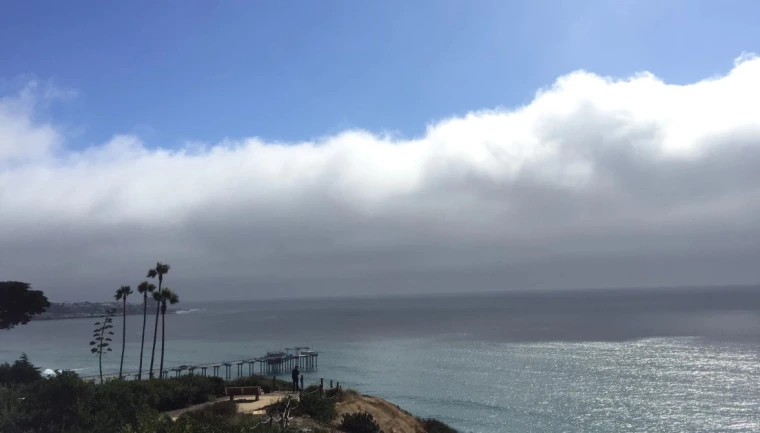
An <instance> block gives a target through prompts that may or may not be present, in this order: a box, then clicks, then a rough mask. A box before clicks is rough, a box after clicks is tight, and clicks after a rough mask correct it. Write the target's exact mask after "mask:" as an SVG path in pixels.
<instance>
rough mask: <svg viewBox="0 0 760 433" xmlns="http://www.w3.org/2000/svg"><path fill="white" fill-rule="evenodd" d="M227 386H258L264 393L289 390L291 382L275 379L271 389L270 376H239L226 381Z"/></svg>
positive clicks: (291, 386) (291, 385)
mask: <svg viewBox="0 0 760 433" xmlns="http://www.w3.org/2000/svg"><path fill="white" fill-rule="evenodd" d="M227 386H260V387H261V389H262V390H263V391H264V392H265V393H267V394H268V393H270V392H272V391H290V390H291V389H292V388H293V384H292V383H290V382H286V381H284V380H280V379H276V380H275V388H274V390H273V389H272V378H271V377H265V376H249V377H240V378H237V379H235V380H232V381H229V382H227Z"/></svg>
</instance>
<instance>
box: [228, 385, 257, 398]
mask: <svg viewBox="0 0 760 433" xmlns="http://www.w3.org/2000/svg"><path fill="white" fill-rule="evenodd" d="M224 394H225V395H228V396H229V397H230V401H232V400H234V399H235V396H236V395H253V396H255V397H256V401H259V396H260V395H261V394H262V392H261V387H260V386H226V387H224Z"/></svg>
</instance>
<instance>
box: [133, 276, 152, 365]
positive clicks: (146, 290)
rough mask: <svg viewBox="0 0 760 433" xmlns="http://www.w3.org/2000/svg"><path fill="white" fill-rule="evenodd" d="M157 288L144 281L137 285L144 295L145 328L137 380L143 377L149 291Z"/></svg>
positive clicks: (143, 329)
mask: <svg viewBox="0 0 760 433" xmlns="http://www.w3.org/2000/svg"><path fill="white" fill-rule="evenodd" d="M154 290H156V286H155V285H153V284H151V283H149V282H147V281H143V282H142V283H140V285H139V286H137V291H138V292H140V293H142V295H143V328H142V341H141V342H140V369H139V370H137V380H140V379H142V362H143V347H144V346H145V321H146V319H147V317H148V293H153V291H154Z"/></svg>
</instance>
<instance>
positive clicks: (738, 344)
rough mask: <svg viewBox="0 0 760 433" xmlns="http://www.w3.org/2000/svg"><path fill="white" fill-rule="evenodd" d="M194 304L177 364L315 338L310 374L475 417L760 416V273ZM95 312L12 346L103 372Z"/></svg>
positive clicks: (583, 420) (131, 365)
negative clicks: (562, 287)
mask: <svg viewBox="0 0 760 433" xmlns="http://www.w3.org/2000/svg"><path fill="white" fill-rule="evenodd" d="M135 299H136V297H135ZM180 306H181V308H183V309H184V311H183V312H182V313H181V314H176V315H168V316H167V318H166V322H167V323H166V324H167V343H166V361H165V363H166V365H168V366H177V365H181V364H193V363H202V362H214V361H225V360H236V359H243V358H251V357H255V356H259V355H263V354H264V353H265V352H267V351H271V350H275V349H280V348H284V347H292V346H310V347H312V348H314V349H316V350H318V351H319V352H320V356H319V368H318V370H317V371H315V372H310V373H306V375H305V376H306V382H309V383H313V382H315V381H318V380H319V378H320V377H321V378H324V379H325V380H326V381H328V382H329V381H330V380H335V381H340V382H341V384H343V385H344V386H346V387H354V388H357V389H358V390H360V391H361V392H362V393H366V394H372V395H378V396H381V397H383V398H386V399H388V400H390V401H391V402H393V403H395V404H398V405H399V406H400V407H402V408H403V409H406V410H408V411H409V412H411V413H413V414H415V415H417V416H421V417H434V418H438V419H440V420H442V421H444V422H446V423H448V424H450V425H452V426H453V427H455V428H457V429H458V430H459V431H461V432H482V433H496V432H551V433H554V432H692V433H695V432H711V433H713V432H758V431H760V379H758V378H760V289H757V288H710V289H662V290H654V289H638V290H606V291H596V290H582V291H565V292H538V293H511V294H498V295H497V294H488V295H486V294H483V295H467V296H462V295H457V296H454V295H449V296H443V295H441V296H424V297H423V296H420V297H404V298H401V297H398V298H372V299H370V298H367V299H359V298H356V299H321V300H292V301H244V302H206V303H183V304H180ZM94 322H95V320H93V319H72V320H57V321H35V322H32V323H30V324H28V325H25V326H20V327H17V328H15V329H13V330H11V331H5V332H2V333H0V362H2V361H13V360H15V359H16V358H18V356H19V355H20V354H21V353H22V352H24V353H27V354H28V356H29V358H30V359H31V361H32V362H33V363H35V364H36V365H38V366H40V367H41V368H43V369H48V368H51V369H76V370H77V371H78V372H79V373H80V374H82V375H94V374H97V358H96V357H95V356H92V355H91V354H90V353H89V345H88V343H89V340H90V339H89V337H90V335H91V331H92V328H93V326H92V325H93V323H94ZM152 323H153V319H152V317H149V319H148V329H149V333H148V338H146V343H147V344H146V353H148V356H146V357H145V361H144V362H145V365H147V363H148V362H149V353H150V343H151V338H150V336H151V332H152ZM115 324H116V327H115V331H116V337H117V338H116V345H115V346H114V352H112V353H110V354H108V355H107V357H106V358H105V360H104V370H105V371H106V372H114V371H118V365H119V356H120V348H121V347H120V336H121V317H119V318H117V320H116V323H115ZM141 326H142V317H141V316H127V352H126V355H125V370H136V369H137V363H138V358H139V350H140V333H141ZM159 347H160V336H159ZM233 370H234V369H233Z"/></svg>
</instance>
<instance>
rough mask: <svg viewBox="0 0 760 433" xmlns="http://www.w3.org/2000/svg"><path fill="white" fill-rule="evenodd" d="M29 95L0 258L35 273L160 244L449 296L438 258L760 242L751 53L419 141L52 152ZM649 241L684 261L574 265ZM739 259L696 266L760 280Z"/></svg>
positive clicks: (0, 127) (463, 271)
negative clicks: (725, 69)
mask: <svg viewBox="0 0 760 433" xmlns="http://www.w3.org/2000/svg"><path fill="white" fill-rule="evenodd" d="M34 107H35V104H34V100H33V98H32V99H30V97H29V95H25V94H24V93H23V92H22V94H21V95H18V96H11V97H6V98H3V99H0V243H1V244H0V245H2V246H1V247H0V274H2V275H4V276H5V275H7V276H8V277H12V278H16V279H22V280H30V281H32V282H34V281H39V284H40V285H54V284H55V285H58V286H60V287H64V288H69V289H68V290H74V289H73V288H76V287H84V288H82V290H81V291H80V292H81V293H89V292H88V290H89V288H90V287H92V288H93V290H94V288H95V287H96V285H97V284H111V285H112V286H114V287H117V286H118V285H121V284H123V283H124V282H125V281H123V279H125V278H133V277H134V278H135V279H139V277H140V275H139V274H140V273H142V271H143V270H144V269H143V268H145V267H146V266H147V265H149V264H150V263H151V262H153V261H155V260H157V259H158V260H164V261H168V262H170V263H172V264H173V265H174V269H175V272H176V276H174V275H173V276H174V277H175V278H176V279H177V280H178V281H179V282H180V284H184V285H185V286H186V287H187V288H188V290H197V292H195V294H196V297H203V295H201V294H200V291H201V289H202V286H203V285H204V284H209V283H210V282H218V284H221V285H223V286H225V287H230V289H229V291H227V292H225V293H227V294H228V295H229V296H230V297H241V296H255V295H259V294H260V292H258V291H257V290H263V289H262V288H267V287H270V288H271V287H276V288H278V290H279V288H282V287H285V288H288V289H291V288H294V287H299V288H300V289H299V290H301V291H302V292H308V290H306V289H304V288H305V287H308V288H316V289H314V290H317V291H318V292H319V293H322V292H326V291H330V290H332V291H336V290H338V291H341V292H347V291H349V292H350V291H351V290H366V291H382V290H385V289H387V288H388V286H389V285H394V287H395V288H405V289H404V290H407V289H408V290H436V289H444V290H455V289H456V288H457V287H453V286H452V287H446V286H445V284H446V281H444V282H441V281H439V279H440V275H444V274H445V275H450V274H452V273H456V274H457V275H458V276H459V277H461V278H463V277H462V276H464V275H470V276H473V278H472V279H470V280H467V281H470V282H472V286H470V287H464V288H463V289H479V288H480V289H492V288H496V287H512V288H519V287H523V286H530V285H547V286H578V285H584V284H612V283H611V282H610V281H613V280H614V279H615V278H616V275H617V278H619V279H620V281H616V282H614V284H617V285H637V284H650V283H652V284H660V283H671V282H685V283H691V282H694V276H695V275H702V274H700V273H699V272H697V273H693V272H691V271H690V269H691V270H693V269H694V267H695V266H697V265H696V264H697V263H701V265H699V267H701V268H703V264H704V263H705V262H703V261H700V260H703V258H704V254H706V253H705V251H710V252H711V254H727V255H726V256H725V257H724V258H725V260H723V262H726V263H731V260H732V259H731V258H730V257H733V256H730V255H731V254H739V255H742V256H746V254H749V252H748V251H750V252H751V253H752V254H754V253H755V252H758V251H759V250H760V248H758V247H757V246H756V245H755V243H754V242H752V241H751V240H752V239H753V236H754V237H756V235H757V233H759V232H760V171H758V169H757V167H758V163H760V117H758V113H760V59H758V58H757V57H755V56H752V55H746V54H745V55H742V57H741V58H740V59H738V60H737V61H736V63H735V64H734V68H733V69H732V70H731V72H730V73H728V74H727V75H725V76H721V77H714V78H710V79H707V80H704V81H701V82H698V83H694V84H691V85H687V86H677V85H669V84H667V83H664V82H662V81H661V80H659V79H658V78H656V77H654V76H653V75H651V74H648V73H641V74H637V75H634V76H632V77H630V78H628V79H624V80H616V79H612V78H606V77H599V76H596V75H594V74H591V73H587V72H582V71H581V72H574V73H571V74H569V75H566V76H564V77H561V78H559V79H558V80H557V82H556V83H554V85H553V86H552V87H551V88H548V89H543V90H541V91H540V92H538V93H537V95H536V98H535V99H534V100H533V101H532V102H531V103H530V104H528V105H526V106H524V107H520V108H517V109H513V110H508V109H499V110H484V111H479V112H473V113H469V114H468V115H466V116H464V117H455V118H450V119H446V120H443V121H440V122H438V123H434V124H431V125H429V126H428V128H427V131H426V133H425V134H424V136H422V137H418V138H414V139H402V138H397V137H387V136H378V135H374V134H371V133H369V132H366V131H346V132H343V133H341V134H338V135H335V136H331V137H327V138H324V139H321V140H319V141H314V142H303V143H264V142H262V141H260V140H258V139H256V138H248V139H242V140H237V141H225V142H222V143H219V144H216V145H210V144H205V145H199V144H198V143H193V144H192V145H189V146H188V148H187V149H186V150H163V149H160V150H154V149H148V148H146V147H145V145H144V144H143V143H142V142H141V140H140V138H139V137H135V136H115V137H114V138H113V139H112V140H111V141H109V142H108V143H106V144H104V145H103V146H101V147H98V148H93V149H88V150H86V151H81V152H70V153H68V154H65V155H63V156H61V155H60V154H57V153H56V151H55V150H56V146H58V144H59V143H60V140H61V138H60V137H61V133H60V132H58V131H57V130H56V129H55V128H54V127H53V126H51V125H49V124H41V123H38V122H36V121H35V120H34V118H35V117H34V115H35V110H34ZM56 155H57V156H56ZM3 161H6V163H5V164H3ZM8 161H12V162H13V163H7V162H8ZM663 254H664V255H666V256H668V257H678V260H686V262H684V263H686V264H684V265H683V266H681V267H680V268H679V267H675V266H674V267H673V269H671V270H670V271H668V270H667V269H666V270H660V271H658V272H659V273H658V275H659V277H657V278H654V277H652V275H640V276H639V277H638V278H637V277H636V275H633V276H631V275H630V274H631V272H628V273H626V272H624V271H618V272H617V273H616V274H610V275H608V276H607V277H606V278H607V279H602V280H599V281H598V282H597V283H593V282H592V281H597V280H594V279H593V278H594V277H593V275H588V274H590V273H599V274H602V273H603V272H600V271H599V269H598V267H599V266H602V264H604V263H609V260H610V258H611V257H624V258H627V259H625V260H628V259H630V262H631V263H632V265H631V266H632V267H631V268H629V270H630V269H634V267H635V266H636V265H635V263H637V262H636V261H637V260H638V261H639V262H641V260H645V259H647V260H648V259H649V258H651V257H654V256H657V255H663ZM729 256H730V257H729ZM689 257H694V259H693V260H692V261H691V262H689V260H688V258H689ZM722 257H723V256H722ZM570 259H572V260H581V261H582V263H580V264H579V265H578V266H579V267H576V268H574V269H573V270H572V271H563V272H564V275H568V276H569V275H572V276H573V277H572V278H570V279H567V278H563V275H558V276H555V277H553V278H546V277H545V276H543V275H542V276H538V275H533V274H535V273H536V272H540V273H549V274H551V273H553V270H552V269H564V268H562V267H561V266H560V265H559V264H558V263H565V262H564V261H566V260H570ZM708 262H710V263H714V264H716V266H718V263H723V262H721V259H716V258H712V259H710V260H708ZM552 263H554V264H555V265H556V267H554V268H553V267H552ZM642 263H643V262H642ZM679 263H680V262H679ZM539 264H545V266H543V267H539V268H537V267H536V266H537V265H539ZM720 266H723V267H724V268H725V267H726V266H728V265H726V264H725V263H724V264H723V265H720ZM729 267H730V266H729ZM530 269H533V271H530ZM642 269H646V268H642ZM721 269H723V268H721ZM726 269H728V268H726ZM582 270H585V272H582ZM138 271H139V272H138ZM699 271H704V269H699ZM734 271H735V272H733V273H731V272H728V271H725V272H723V273H721V272H717V271H716V272H713V273H712V274H708V275H712V276H714V277H716V278H718V277H719V276H721V277H724V278H725V279H728V280H731V281H727V282H746V281H745V280H750V279H752V278H757V277H760V273H759V272H758V271H754V268H746V269H745V268H742V269H738V270H736V269H734ZM531 272H533V274H531ZM483 275H490V277H487V278H485V279H483V278H480V279H477V278H475V277H474V276H481V277H482V276H483ZM516 275H517V276H516ZM120 278H121V279H120ZM371 281H374V282H375V283H376V284H373V283H371ZM448 281H449V282H451V284H459V285H460V286H461V284H462V282H461V280H458V279H457V278H453V277H452V278H449V279H448ZM526 281H527V282H526ZM531 281H533V282H535V281H541V284H538V283H535V284H533V283H531ZM215 284H216V283H215ZM251 287H254V288H251ZM359 288H360V289H359ZM249 290H251V291H253V293H251V292H249ZM294 290H295V289H294ZM390 290H395V289H390ZM80 292H77V293H80ZM312 294H315V293H312ZM316 294H318V293H316Z"/></svg>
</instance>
